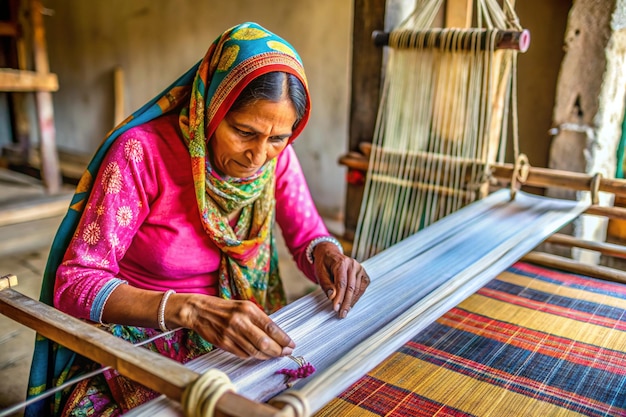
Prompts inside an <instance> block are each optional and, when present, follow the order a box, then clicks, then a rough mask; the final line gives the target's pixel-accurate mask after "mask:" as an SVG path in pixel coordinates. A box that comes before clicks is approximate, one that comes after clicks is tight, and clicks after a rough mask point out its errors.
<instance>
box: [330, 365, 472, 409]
mask: <svg viewBox="0 0 626 417" xmlns="http://www.w3.org/2000/svg"><path fill="white" fill-rule="evenodd" d="M339 398H341V399H342V400H344V401H347V402H349V403H351V404H354V405H355V406H358V407H360V408H363V409H365V410H368V411H370V412H372V413H375V414H378V415H380V416H387V417H429V416H433V415H437V416H447V417H471V414H467V413H464V412H462V411H460V410H457V409H454V408H452V407H448V406H445V405H443V404H441V403H438V402H436V401H432V400H430V399H428V398H424V397H422V396H419V395H417V394H415V393H413V392H410V391H407V390H405V389H402V388H398V387H396V386H394V385H391V384H388V383H386V382H384V381H381V380H379V379H376V378H373V377H371V376H370V375H365V376H364V377H363V378H361V379H360V380H359V381H357V382H356V383H354V384H353V385H352V386H351V387H350V388H348V389H347V390H346V391H345V392H344V393H343V394H342V395H341V396H340V397H339Z"/></svg>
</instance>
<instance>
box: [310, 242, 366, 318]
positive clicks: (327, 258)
mask: <svg viewBox="0 0 626 417" xmlns="http://www.w3.org/2000/svg"><path fill="white" fill-rule="evenodd" d="M313 259H314V267H315V276H316V277H317V281H318V282H319V284H320V286H321V287H322V290H324V292H325V293H326V295H327V296H328V299H329V300H331V301H332V303H333V309H334V310H335V311H336V312H337V315H338V316H339V318H345V317H346V316H347V315H348V312H349V311H350V309H351V308H352V307H353V306H354V305H355V304H356V302H357V301H359V298H361V296H362V295H363V293H364V292H365V290H366V289H367V286H368V285H369V284H370V277H369V276H368V275H367V272H366V271H365V268H363V266H362V265H361V264H360V263H359V262H357V260H356V259H353V258H351V257H349V256H346V255H344V254H342V253H341V251H340V250H339V248H337V246H336V245H335V244H334V243H330V242H320V243H318V244H317V245H316V246H315V249H314V250H313Z"/></svg>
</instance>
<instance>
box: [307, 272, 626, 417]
mask: <svg viewBox="0 0 626 417" xmlns="http://www.w3.org/2000/svg"><path fill="white" fill-rule="evenodd" d="M434 415H437V416H459V417H460V416H493V417H496V416H498V417H501V416H542V417H543V416H577V415H584V416H626V286H624V285H620V284H615V283H610V282H604V281H599V280H595V279H590V278H587V277H581V276H578V275H573V274H567V273H561V272H555V271H552V270H547V269H544V268H540V267H537V266H534V265H530V264H526V263H521V262H520V263H517V264H515V265H513V266H512V267H511V268H509V269H508V270H507V271H506V272H504V273H502V274H500V275H499V276H498V277H497V278H496V279H494V280H493V281H491V282H490V283H489V284H487V285H486V286H485V287H483V288H482V289H480V290H479V291H478V292H476V293H475V294H473V295H472V296H470V297H469V298H467V299H466V300H465V301H463V302H462V303H460V304H459V305H458V306H456V307H455V308H453V309H451V310H450V311H449V312H447V313H446V314H445V315H444V316H442V317H441V318H440V319H439V320H437V321H436V322H435V323H433V324H432V325H430V326H429V327H428V328H427V329H425V330H424V331H423V332H421V333H420V334H419V335H417V336H416V337H415V338H413V339H412V340H411V341H409V342H408V343H406V344H405V345H404V346H403V347H402V348H401V349H400V350H398V351H397V352H396V353H395V354H393V355H392V356H391V357H389V358H388V359H387V360H385V361H384V362H383V363H382V364H380V365H379V366H378V367H376V368H375V369H373V370H372V371H371V372H370V373H369V374H368V375H366V376H364V377H363V378H361V379H360V380H359V381H357V382H356V383H355V384H353V385H352V386H351V387H350V388H349V389H348V390H346V391H345V392H344V393H343V394H342V395H341V396H340V397H339V398H337V399H335V400H334V401H332V402H331V403H330V404H328V405H327V406H326V407H325V408H324V409H322V410H321V411H320V412H319V413H318V414H317V416H415V417H416V416H434Z"/></svg>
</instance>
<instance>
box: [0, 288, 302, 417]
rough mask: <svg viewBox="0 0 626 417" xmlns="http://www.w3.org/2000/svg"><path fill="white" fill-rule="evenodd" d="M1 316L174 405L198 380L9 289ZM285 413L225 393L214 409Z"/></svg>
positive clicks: (232, 415) (244, 414)
mask: <svg viewBox="0 0 626 417" xmlns="http://www.w3.org/2000/svg"><path fill="white" fill-rule="evenodd" d="M0 313H2V314H4V315H5V316H7V317H9V318H11V319H13V320H15V321H17V322H19V323H21V324H24V325H26V326H28V327H30V328H31V329H33V330H35V331H37V332H38V333H39V334H41V335H42V336H44V337H47V338H48V339H51V340H54V341H56V342H57V343H60V344H62V345H63V346H65V347H67V348H69V349H71V350H73V351H75V352H77V353H79V354H80V355H83V356H85V357H87V358H89V359H91V360H93V361H95V362H98V363H101V364H103V365H106V366H111V367H112V368H114V369H116V370H117V371H118V372H119V373H120V374H122V375H124V376H126V377H128V378H130V379H132V380H134V381H137V382H139V383H141V384H143V385H145V386H146V387H148V388H150V389H153V390H155V391H157V392H160V393H163V394H165V395H166V396H168V397H169V398H171V399H173V400H176V401H180V400H181V398H182V394H183V392H184V391H185V388H186V387H187V386H188V385H189V384H191V383H193V382H194V381H195V380H196V379H198V378H199V377H200V374H198V373H196V372H194V371H192V370H191V369H188V368H186V367H185V366H184V365H182V364H180V363H178V362H176V361H174V360H172V359H169V358H167V357H165V356H161V355H159V354H158V353H156V352H152V351H150V350H147V349H137V348H135V347H133V346H132V345H131V344H130V343H128V342H126V341H125V340H122V339H120V338H117V337H115V336H113V335H112V334H110V333H107V332H105V331H103V330H101V329H98V328H96V327H94V326H92V325H90V324H88V323H86V322H84V321H81V320H79V319H77V318H75V317H72V316H69V315H67V314H65V313H63V312H61V311H59V310H57V309H55V308H53V307H50V306H48V305H46V304H44V303H41V302H38V301H35V300H33V299H32V298H29V297H27V296H25V295H23V294H20V293H19V292H17V291H14V290H12V289H4V290H1V291H0ZM288 410H290V409H285V410H283V411H279V410H277V409H276V408H274V407H272V406H270V405H267V404H259V403H256V402H254V401H252V400H250V399H248V398H245V397H243V396H241V395H238V394H236V393H233V392H227V393H226V394H224V395H223V396H222V397H220V398H219V400H218V401H217V404H216V412H217V415H218V416H223V417H226V416H228V417H277V416H279V415H280V416H283V415H284V414H283V413H284V412H285V411H288ZM287 415H288V414H287Z"/></svg>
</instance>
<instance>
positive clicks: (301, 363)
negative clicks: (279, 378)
mask: <svg viewBox="0 0 626 417" xmlns="http://www.w3.org/2000/svg"><path fill="white" fill-rule="evenodd" d="M288 358H289V359H291V360H293V361H294V362H295V363H297V364H298V369H289V368H282V369H279V370H278V371H276V372H275V373H276V374H281V375H287V376H288V377H289V378H288V379H287V386H289V387H291V386H292V385H293V383H294V382H295V381H296V380H298V379H302V378H306V377H307V376H309V375H313V373H314V372H315V367H314V366H313V365H312V364H311V363H310V362H308V361H306V360H305V359H304V357H302V356H291V355H289V356H288Z"/></svg>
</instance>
